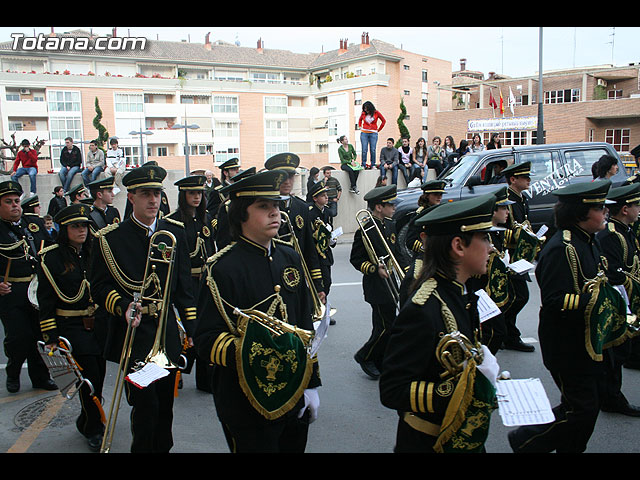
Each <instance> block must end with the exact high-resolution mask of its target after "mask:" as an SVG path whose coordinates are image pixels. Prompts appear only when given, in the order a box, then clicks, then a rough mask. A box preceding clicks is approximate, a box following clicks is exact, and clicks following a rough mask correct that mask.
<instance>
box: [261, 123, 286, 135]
mask: <svg viewBox="0 0 640 480" xmlns="http://www.w3.org/2000/svg"><path fill="white" fill-rule="evenodd" d="M265 123H266V132H265V135H266V136H267V137H286V136H287V121H286V120H267V121H266V122H265Z"/></svg>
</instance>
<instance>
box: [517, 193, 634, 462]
mask: <svg viewBox="0 0 640 480" xmlns="http://www.w3.org/2000/svg"><path fill="white" fill-rule="evenodd" d="M610 186H611V182H610V181H609V180H596V181H593V182H588V183H579V184H573V185H569V186H566V187H562V188H560V189H558V190H555V191H554V192H552V193H553V194H554V195H556V196H557V197H558V198H559V201H558V203H557V204H556V206H555V223H556V227H557V229H558V230H557V232H556V233H555V234H554V235H553V236H552V237H551V238H550V239H549V241H548V244H547V245H546V246H545V248H544V249H543V250H542V252H541V253H540V257H539V259H538V265H537V267H536V280H537V282H538V284H539V285H540V297H541V307H540V324H539V327H538V334H539V338H540V349H541V351H542V360H543V362H544V365H545V367H546V368H547V369H548V370H549V372H550V373H551V376H552V377H553V380H554V382H555V383H556V385H557V386H558V388H559V389H560V391H561V392H562V397H561V401H560V404H559V405H558V406H556V407H555V408H553V413H554V415H555V421H554V422H552V423H548V424H543V425H530V426H523V427H519V428H517V429H515V430H512V431H511V432H509V435H508V437H509V444H510V445H511V448H512V449H513V451H514V452H517V453H527V452H531V453H548V452H552V451H554V450H555V451H556V452H558V453H581V452H584V451H585V450H586V448H587V443H588V441H589V438H590V437H591V434H592V433H593V429H594V426H595V424H596V420H597V418H598V413H599V411H600V406H601V404H602V400H603V393H604V390H605V369H604V362H603V361H602V360H603V356H602V353H601V352H600V351H599V350H600V349H596V348H595V347H596V346H597V345H598V343H597V342H594V341H593V339H594V338H595V339H596V340H600V338H599V336H600V335H601V334H600V333H599V331H600V330H603V329H604V328H605V327H607V328H611V327H617V326H618V325H622V327H623V328H624V329H622V330H621V331H620V333H621V334H622V336H623V337H624V335H625V334H626V311H625V310H626V306H625V305H624V300H622V297H620V295H617V297H618V298H619V303H621V305H614V304H613V300H614V299H615V298H616V297H609V298H608V299H607V300H608V302H606V303H597V304H596V306H597V308H596V309H592V308H591V307H592V306H593V305H594V303H593V302H594V300H595V299H594V298H593V295H594V292H598V291H601V290H606V289H607V283H606V282H604V281H602V280H603V277H601V276H599V273H603V272H604V268H603V265H602V257H601V251H600V249H599V246H598V244H597V242H596V240H595V234H596V233H597V232H599V231H600V230H602V229H603V228H605V210H606V208H605V202H608V201H607V200H606V196H607V194H608V192H609V188H610ZM599 281H602V282H601V283H597V282H599ZM590 285H591V287H590ZM608 286H609V287H610V288H613V287H611V286H610V285H608ZM585 287H586V288H585ZM596 287H598V288H596ZM614 293H615V292H614ZM608 305H610V306H608ZM600 307H602V309H603V310H604V311H603V313H602V316H601V317H599V318H598V319H597V320H598V321H595V320H594V318H593V312H595V313H598V311H599V310H600ZM605 307H606V308H605ZM612 307H615V308H612ZM585 331H586V333H587V334H588V335H585ZM612 332H615V333H618V329H617V328H613V329H612ZM611 338H612V340H611V341H615V340H619V338H618V339H616V338H614V337H611ZM603 348H606V346H604V347H603Z"/></svg>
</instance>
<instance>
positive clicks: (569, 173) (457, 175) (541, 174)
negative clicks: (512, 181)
mask: <svg viewBox="0 0 640 480" xmlns="http://www.w3.org/2000/svg"><path fill="white" fill-rule="evenodd" d="M603 155H612V156H614V157H616V158H617V159H618V173H616V175H615V176H614V177H612V178H611V180H612V182H613V184H614V185H616V186H617V185H620V184H622V182H624V181H625V180H626V179H627V174H626V172H625V168H624V165H623V163H622V160H621V159H620V156H619V155H618V153H617V152H616V151H615V149H614V148H613V146H612V145H610V144H609V143H594V142H588V143H587V142H584V143H583V142H580V143H558V144H545V145H525V146H518V147H511V148H508V147H507V148H499V149H494V150H484V151H482V152H476V153H469V154H467V155H465V156H464V157H462V158H461V159H460V161H459V162H458V163H457V164H456V165H454V166H453V167H452V168H451V169H450V170H448V171H447V172H445V173H444V175H443V178H444V179H446V181H447V186H446V187H445V193H444V195H443V196H442V202H453V201H456V200H462V199H465V198H471V197H474V196H477V195H484V194H485V193H489V192H494V191H495V190H496V189H498V188H499V187H500V185H501V184H505V183H506V180H504V179H501V178H499V176H496V175H494V174H493V169H494V167H495V165H497V164H499V163H502V162H506V164H507V165H511V164H513V163H514V162H515V163H521V162H527V161H530V162H531V187H530V188H529V190H528V191H526V192H525V195H527V194H528V200H529V207H530V215H529V220H530V221H531V224H532V226H533V230H534V231H538V229H539V228H540V227H541V226H542V225H547V226H548V227H549V229H550V230H551V231H553V206H554V205H555V203H556V197H555V196H554V195H550V193H551V192H552V191H553V190H555V189H557V188H560V187H562V186H563V185H567V184H569V183H575V182H591V181H592V180H593V174H592V172H591V167H592V165H593V164H594V163H595V162H596V161H598V159H599V158H600V157H602V156H603ZM495 181H500V182H502V183H490V182H495ZM421 193H422V191H421V190H420V188H410V189H406V190H401V191H400V192H398V200H399V201H398V203H397V205H396V212H395V215H394V219H395V220H396V228H397V231H398V240H399V242H400V245H401V247H402V248H403V249H406V246H405V236H406V232H407V223H408V221H409V219H410V217H411V213H413V212H414V211H415V210H416V208H417V206H418V198H419V197H420V195H421ZM405 253H408V252H405Z"/></svg>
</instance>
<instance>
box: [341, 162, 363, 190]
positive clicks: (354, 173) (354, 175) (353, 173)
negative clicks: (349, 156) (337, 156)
mask: <svg viewBox="0 0 640 480" xmlns="http://www.w3.org/2000/svg"><path fill="white" fill-rule="evenodd" d="M340 168H341V169H342V170H344V171H345V172H347V174H348V175H349V182H350V183H351V188H352V189H355V188H356V182H357V181H358V175H359V174H360V170H354V169H353V168H351V167H350V166H349V165H346V164H342V165H341V166H340Z"/></svg>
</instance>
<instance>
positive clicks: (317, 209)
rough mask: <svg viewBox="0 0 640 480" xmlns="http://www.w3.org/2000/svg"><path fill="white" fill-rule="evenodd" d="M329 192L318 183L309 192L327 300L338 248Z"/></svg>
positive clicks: (333, 322) (310, 212) (310, 209)
mask: <svg viewBox="0 0 640 480" xmlns="http://www.w3.org/2000/svg"><path fill="white" fill-rule="evenodd" d="M327 191H328V189H327V187H326V185H325V184H324V183H323V182H318V183H316V184H315V185H313V186H312V187H311V190H309V196H310V197H311V198H312V199H313V203H312V204H311V205H310V206H309V221H310V222H311V225H312V229H313V240H314V242H315V244H316V252H317V253H318V259H319V261H320V271H321V272H322V284H323V286H324V294H325V299H326V298H327V296H329V290H331V267H332V266H333V251H332V248H333V247H335V246H336V241H335V240H332V239H331V230H332V229H333V227H332V223H331V222H332V218H333V217H332V216H331V211H330V210H329V208H328V206H327V204H328V203H329V196H328V193H327ZM325 303H326V302H325ZM329 323H330V324H331V325H335V323H336V321H335V320H334V319H333V318H331V320H330V321H329Z"/></svg>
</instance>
